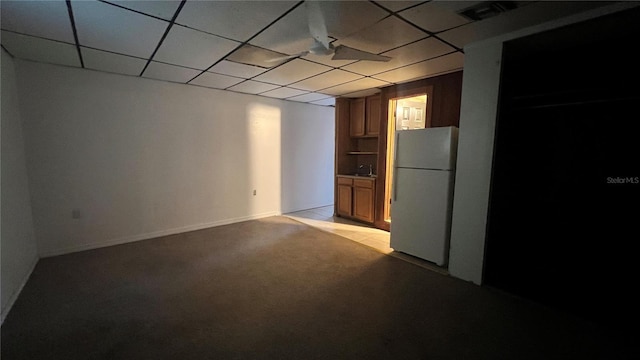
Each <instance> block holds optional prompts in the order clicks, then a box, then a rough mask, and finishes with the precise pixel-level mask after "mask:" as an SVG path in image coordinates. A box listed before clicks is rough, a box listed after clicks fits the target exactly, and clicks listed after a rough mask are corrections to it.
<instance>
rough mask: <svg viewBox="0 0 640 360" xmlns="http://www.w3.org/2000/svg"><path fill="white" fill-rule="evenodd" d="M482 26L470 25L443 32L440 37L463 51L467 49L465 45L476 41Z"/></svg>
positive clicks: (475, 23)
mask: <svg viewBox="0 0 640 360" xmlns="http://www.w3.org/2000/svg"><path fill="white" fill-rule="evenodd" d="M481 26H482V23H481V22H473V23H469V24H467V25H463V26H459V27H457V28H455V29H451V30H447V31H445V32H441V33H439V34H438V37H439V38H441V39H442V40H444V41H446V42H448V43H450V44H452V45H454V46H457V47H458V48H460V49H462V48H464V47H465V45H467V44H469V43H471V42H473V41H475V40H476V35H477V33H478V31H477V30H478V27H481Z"/></svg>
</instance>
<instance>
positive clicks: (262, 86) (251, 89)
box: [227, 80, 280, 94]
mask: <svg viewBox="0 0 640 360" xmlns="http://www.w3.org/2000/svg"><path fill="white" fill-rule="evenodd" d="M279 87H280V86H279V85H273V84H266V83H263V82H260V81H253V80H247V81H245V82H242V83H240V84H238V85H234V86H232V87H230V88H228V89H227V90H232V91H238V92H243V93H247V94H259V93H261V92H265V91H269V90H273V89H276V88H279Z"/></svg>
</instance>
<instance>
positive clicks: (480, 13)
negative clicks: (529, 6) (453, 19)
mask: <svg viewBox="0 0 640 360" xmlns="http://www.w3.org/2000/svg"><path fill="white" fill-rule="evenodd" d="M517 7H518V4H517V2H515V1H485V2H482V3H480V4H477V5H474V6H472V7H469V8H466V9H462V10H460V11H458V14H460V15H462V16H464V17H466V18H467V19H469V20H473V21H478V20H484V19H488V18H490V17H494V16H496V15H499V14H501V13H504V12H507V11H509V10H513V9H515V8H517Z"/></svg>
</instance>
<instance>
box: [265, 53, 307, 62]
mask: <svg viewBox="0 0 640 360" xmlns="http://www.w3.org/2000/svg"><path fill="white" fill-rule="evenodd" d="M308 53H309V52H308V51H303V52H301V53H299V54H294V55H287V56H280V57H277V58H272V59H269V60H266V61H267V62H270V63H273V62H279V61H283V60H287V59H293V58H297V57H299V56H305V55H307V54H308Z"/></svg>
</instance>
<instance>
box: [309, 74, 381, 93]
mask: <svg viewBox="0 0 640 360" xmlns="http://www.w3.org/2000/svg"><path fill="white" fill-rule="evenodd" d="M387 85H389V83H388V82H385V81H381V80H377V79H371V78H364V79H360V80H356V81H352V82H350V83H346V84H342V85H338V86H334V87H331V88H328V89H324V90H322V92H323V93H326V94H329V95H342V94H348V93H351V92H354V91H359V90H366V89H373V88H380V87H383V86H387Z"/></svg>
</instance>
